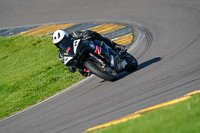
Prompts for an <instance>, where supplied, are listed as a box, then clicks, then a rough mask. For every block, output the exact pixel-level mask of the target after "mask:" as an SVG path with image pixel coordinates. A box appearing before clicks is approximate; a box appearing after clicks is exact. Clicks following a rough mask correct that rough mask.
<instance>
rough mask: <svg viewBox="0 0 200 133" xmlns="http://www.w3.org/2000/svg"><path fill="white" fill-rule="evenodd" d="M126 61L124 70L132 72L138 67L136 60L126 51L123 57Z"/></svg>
mask: <svg viewBox="0 0 200 133" xmlns="http://www.w3.org/2000/svg"><path fill="white" fill-rule="evenodd" d="M124 59H125V60H126V62H127V63H128V64H127V65H126V67H125V71H127V72H133V71H135V70H136V69H137V67H138V62H137V60H136V59H135V58H134V57H133V56H132V55H131V54H129V53H126V55H125V58H124Z"/></svg>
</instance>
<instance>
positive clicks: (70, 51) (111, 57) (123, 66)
mask: <svg viewBox="0 0 200 133" xmlns="http://www.w3.org/2000/svg"><path fill="white" fill-rule="evenodd" d="M60 49H61V54H62V55H64V64H65V65H66V66H73V67H75V68H77V69H79V70H82V71H85V72H91V73H92V74H94V75H96V76H98V77H100V78H103V79H105V80H108V81H115V80H117V79H118V78H119V77H118V75H119V73H121V72H122V71H128V72H133V71H135V70H136V69H137V67H138V62H137V60H136V59H135V58H134V57H133V56H132V55H131V54H129V53H127V50H125V51H120V50H113V49H112V48H110V47H109V46H108V45H107V44H106V43H104V42H101V41H98V40H94V41H91V40H82V39H77V40H72V39H68V38H66V39H65V40H63V41H62V42H61V44H60Z"/></svg>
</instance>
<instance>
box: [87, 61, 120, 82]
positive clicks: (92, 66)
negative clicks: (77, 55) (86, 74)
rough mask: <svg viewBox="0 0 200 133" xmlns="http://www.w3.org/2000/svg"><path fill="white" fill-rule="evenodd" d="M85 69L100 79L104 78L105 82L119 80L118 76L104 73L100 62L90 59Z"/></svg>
mask: <svg viewBox="0 0 200 133" xmlns="http://www.w3.org/2000/svg"><path fill="white" fill-rule="evenodd" d="M85 67H86V68H87V69H88V70H90V72H92V73H93V74H95V75H97V76H98V77H100V78H103V79H105V80H108V81H115V80H117V79H118V78H117V75H116V74H112V73H108V72H106V71H102V70H101V68H100V65H99V64H98V62H95V61H93V60H89V59H88V60H86V61H85Z"/></svg>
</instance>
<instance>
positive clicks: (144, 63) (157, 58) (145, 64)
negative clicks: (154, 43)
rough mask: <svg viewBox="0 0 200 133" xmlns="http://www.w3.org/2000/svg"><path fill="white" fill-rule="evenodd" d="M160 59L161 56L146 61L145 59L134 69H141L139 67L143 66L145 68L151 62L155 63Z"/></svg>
mask: <svg viewBox="0 0 200 133" xmlns="http://www.w3.org/2000/svg"><path fill="white" fill-rule="evenodd" d="M161 60H162V57H156V58H153V59H150V60H148V61H145V62H143V63H142V64H139V65H138V68H137V70H136V71H138V70H141V69H143V68H145V67H147V66H149V65H151V64H153V63H156V62H158V61H161Z"/></svg>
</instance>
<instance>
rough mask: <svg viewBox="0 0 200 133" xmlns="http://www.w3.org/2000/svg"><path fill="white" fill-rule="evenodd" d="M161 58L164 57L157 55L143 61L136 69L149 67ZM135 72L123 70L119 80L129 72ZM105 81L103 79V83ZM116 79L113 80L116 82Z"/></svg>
mask: <svg viewBox="0 0 200 133" xmlns="http://www.w3.org/2000/svg"><path fill="white" fill-rule="evenodd" d="M161 60H162V57H155V58H153V59H150V60H148V61H145V62H143V63H141V64H139V65H138V67H137V70H136V71H138V70H141V69H143V68H145V67H147V66H150V65H151V64H153V63H156V62H158V61H161ZM134 72H135V71H134ZM134 72H126V71H123V72H121V73H120V74H119V77H118V80H120V79H122V78H124V77H125V76H127V75H129V74H132V73H134ZM118 80H116V81H118ZM105 81H106V80H102V81H101V83H102V82H105ZM116 81H113V82H116Z"/></svg>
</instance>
